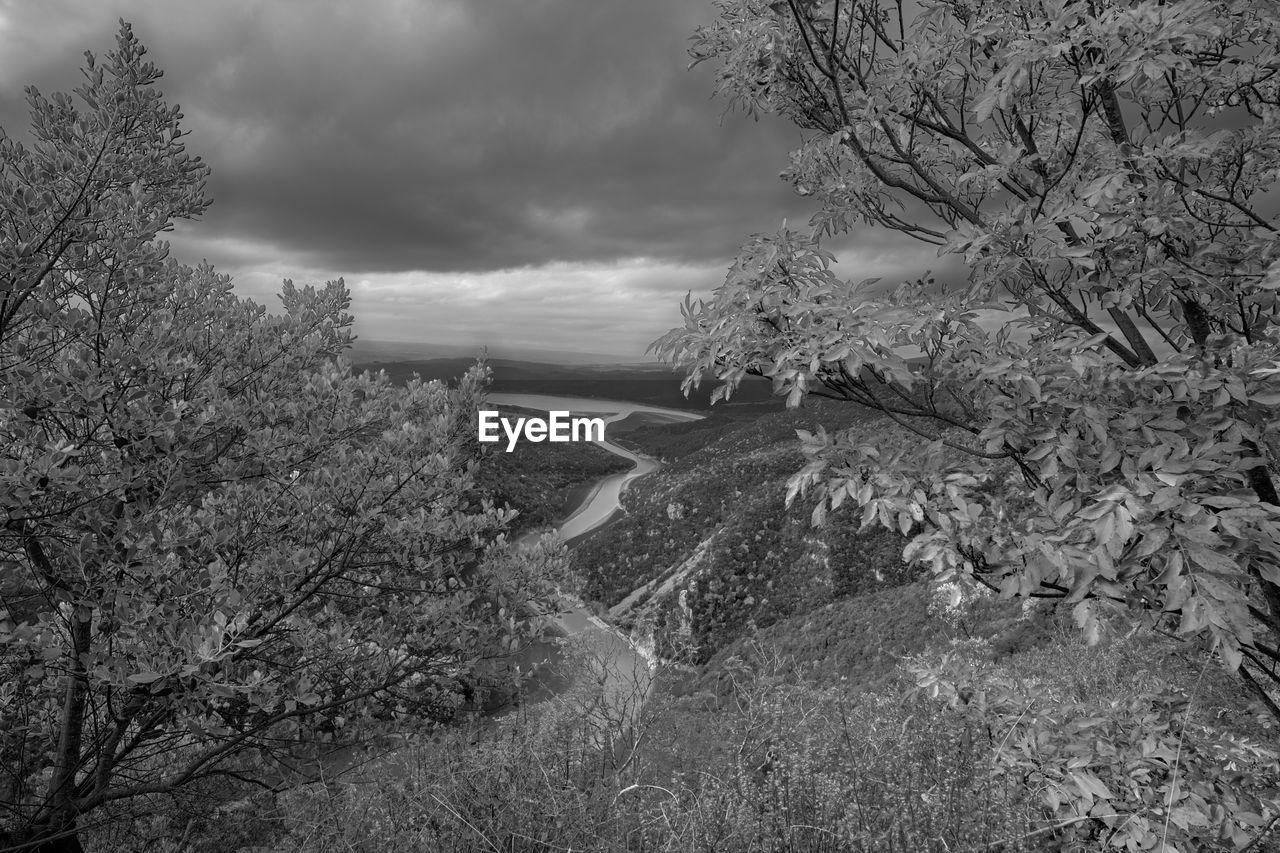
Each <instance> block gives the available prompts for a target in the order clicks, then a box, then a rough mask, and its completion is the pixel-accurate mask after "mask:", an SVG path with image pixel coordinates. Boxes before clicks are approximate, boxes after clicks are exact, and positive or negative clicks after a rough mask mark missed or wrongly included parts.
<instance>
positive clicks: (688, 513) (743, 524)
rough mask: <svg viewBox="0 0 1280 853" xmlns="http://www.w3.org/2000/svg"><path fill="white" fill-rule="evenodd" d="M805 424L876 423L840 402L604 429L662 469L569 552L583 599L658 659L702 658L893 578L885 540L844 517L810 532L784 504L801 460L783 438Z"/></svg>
mask: <svg viewBox="0 0 1280 853" xmlns="http://www.w3.org/2000/svg"><path fill="white" fill-rule="evenodd" d="M819 426H821V427H824V428H826V429H829V430H832V429H841V428H846V427H854V428H857V429H860V430H866V431H868V433H870V432H873V431H875V430H878V429H883V428H884V424H883V421H882V420H880V419H876V418H871V419H868V418H866V417H865V416H864V415H862V414H861V413H860V412H859V410H858V409H856V408H854V407H851V406H840V405H828V404H822V403H817V402H815V403H814V404H813V405H811V406H809V407H807V408H804V409H801V410H794V411H778V410H777V409H776V407H766V406H762V405H741V404H737V405H729V406H721V407H717V408H715V409H713V410H712V413H711V415H710V416H709V417H708V418H706V419H704V420H701V421H693V422H689V423H682V424H666V425H646V426H639V427H637V428H636V429H634V430H631V431H628V432H623V433H622V434H621V435H619V434H616V433H615V436H614V437H615V440H617V441H619V442H620V443H623V444H627V445H629V446H631V447H633V448H635V449H637V450H639V451H641V452H644V453H648V454H650V455H652V456H655V457H658V458H660V459H663V460H666V461H667V462H668V463H669V464H668V465H667V466H666V467H665V468H664V469H662V470H661V471H659V472H658V473H657V474H655V475H653V476H651V477H647V478H645V479H643V480H641V481H639V482H638V483H636V484H635V486H633V488H632V489H631V490H630V491H629V492H628V494H627V495H626V499H625V508H626V513H625V514H624V515H623V516H622V517H621V518H619V519H617V520H616V521H615V522H614V523H613V524H611V525H609V526H607V527H605V528H603V529H601V530H599V531H596V532H595V533H593V534H590V535H588V536H587V537H584V540H583V541H582V542H581V543H579V544H578V545H577V547H576V548H575V550H574V556H573V559H574V562H575V565H576V566H577V567H578V569H579V572H580V573H581V575H582V578H583V588H582V592H583V595H584V596H585V597H587V598H588V599H590V600H594V601H598V602H600V603H601V604H602V605H604V606H605V607H609V608H614V609H613V611H612V615H613V616H614V617H615V618H617V619H619V620H621V621H623V622H625V623H627V624H630V625H632V626H633V627H635V628H636V629H637V630H638V631H640V632H641V633H647V632H649V631H653V632H655V640H656V642H657V645H658V649H659V652H660V653H661V654H663V655H664V656H667V657H673V658H678V659H681V660H689V661H693V662H705V661H706V660H707V659H709V658H710V657H711V655H713V654H715V652H716V651H717V650H719V649H721V648H723V647H724V646H725V645H727V644H728V643H730V642H732V641H733V640H734V639H736V638H738V637H740V636H742V635H743V633H744V632H746V631H749V630H751V629H752V628H760V627H765V626H767V625H770V624H772V623H774V622H775V621H777V620H779V619H784V618H786V617H789V616H792V615H794V614H797V613H803V612H806V611H807V610H809V609H811V608H814V607H816V606H818V605H819V604H823V603H827V602H830V601H832V600H835V599H841V598H847V597H849V596H852V595H856V594H859V593H863V592H871V591H874V590H878V589H884V588H888V587H892V586H897V585H900V584H902V583H905V582H907V581H908V580H909V579H910V578H911V577H912V576H913V575H912V573H911V571H910V570H909V569H908V568H907V567H906V566H905V565H904V564H903V563H902V560H901V553H902V547H903V545H904V540H903V539H902V537H900V536H899V535H896V534H893V533H890V532H888V531H885V530H882V529H875V528H872V529H869V530H866V531H859V530H858V529H857V525H856V524H850V523H849V522H848V520H844V519H842V520H840V521H839V522H836V523H832V524H828V525H825V526H822V527H818V528H815V527H813V526H812V524H811V523H810V514H809V510H808V509H807V508H805V507H804V506H803V505H800V504H797V505H794V506H792V507H791V508H790V509H787V508H786V507H785V506H784V500H785V495H786V483H787V480H788V478H789V477H790V476H791V475H792V474H794V473H795V471H796V470H797V469H798V468H799V467H800V466H801V465H802V464H803V459H802V457H801V455H800V452H799V444H798V442H797V440H796V430H797V429H806V430H811V431H812V430H816V429H817V428H818V427H819ZM637 590H638V592H637V593H636V594H635V595H631V593H633V591H637Z"/></svg>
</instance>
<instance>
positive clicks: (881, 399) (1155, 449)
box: [655, 0, 1280, 716]
mask: <svg viewBox="0 0 1280 853" xmlns="http://www.w3.org/2000/svg"><path fill="white" fill-rule="evenodd" d="M717 5H718V7H719V10H720V15H719V19H718V20H717V21H716V22H715V23H713V24H711V25H710V26H708V27H705V28H703V29H702V30H701V31H699V33H698V34H697V36H696V38H695V45H694V48H693V54H694V57H695V59H696V60H699V61H702V60H709V61H715V62H716V63H718V66H719V69H718V80H719V88H720V90H721V91H722V92H723V93H725V94H726V95H728V97H729V98H730V99H731V100H732V101H733V102H734V103H735V104H738V105H740V106H743V107H745V108H746V109H747V110H748V111H751V112H773V113H777V114H780V115H782V116H784V117H786V118H788V119H790V120H791V121H793V122H794V123H795V124H797V125H798V126H799V127H801V128H802V129H804V130H805V131H807V135H806V138H805V141H804V144H803V145H802V147H801V148H800V149H798V150H797V151H796V152H794V153H793V155H792V159H791V164H790V166H789V167H788V169H787V171H786V172H785V175H784V176H785V177H786V178H787V179H788V180H789V181H791V182H792V184H793V185H794V186H795V188H796V190H797V191H798V192H800V193H802V194H812V195H813V196H815V198H816V199H817V200H818V202H819V203H820V210H819V211H818V212H817V213H816V214H815V216H814V218H813V220H812V223H811V224H812V226H813V230H812V233H809V234H805V233H796V232H793V231H788V230H786V229H784V230H783V231H782V232H780V233H778V234H776V235H763V236H756V237H753V238H752V239H751V240H749V241H748V242H747V244H746V245H745V246H744V247H743V250H742V252H741V254H740V255H739V257H738V258H737V260H736V261H735V263H734V265H733V266H732V268H731V269H730V271H729V274H728V276H727V277H726V279H725V282H724V284H723V285H722V286H721V287H720V288H719V289H718V290H717V291H716V292H715V294H714V295H713V297H712V298H711V299H710V301H708V302H705V303H701V302H700V303H692V302H686V305H685V307H684V314H685V326H684V328H681V329H676V330H673V331H672V332H670V333H668V335H666V336H665V337H664V338H662V339H661V340H660V341H658V342H657V343H656V344H655V347H656V349H657V351H658V352H659V353H660V354H661V355H663V356H664V357H666V358H668V359H670V360H673V361H675V362H677V363H678V364H680V365H682V366H684V367H685V368H686V369H687V370H688V380H687V384H688V385H689V386H690V387H693V386H696V385H697V383H698V382H699V380H700V379H701V378H702V377H703V376H704V375H706V374H711V375H713V376H715V377H716V378H718V379H720V380H722V381H723V383H724V386H723V388H722V389H721V392H720V393H721V395H722V396H727V394H728V393H729V392H730V391H731V390H732V388H733V387H734V386H735V385H736V384H737V383H739V382H740V381H742V379H743V378H744V377H746V376H753V375H758V376H765V377H768V378H770V379H771V380H772V381H773V382H774V385H775V389H776V390H777V391H778V392H779V393H782V394H785V395H786V396H787V398H788V401H789V403H791V404H793V405H795V404H798V403H799V402H800V401H801V400H803V399H804V398H805V397H806V395H809V394H820V395H826V396H833V397H836V398H838V399H842V400H847V401H852V402H855V403H859V404H862V405H864V406H867V407H870V408H873V409H876V410H878V411H880V412H882V413H884V414H885V415H886V416H887V417H889V418H891V419H893V420H894V421H895V422H896V423H897V424H898V425H899V426H900V427H901V428H902V430H903V431H904V432H905V431H910V432H914V433H917V434H919V435H921V436H923V437H925V438H926V439H927V440H928V442H930V445H929V447H928V449H926V450H918V449H915V448H909V447H901V446H899V447H892V446H888V447H886V446H875V445H877V444H880V442H861V441H859V440H856V439H855V438H853V437H851V436H850V435H849V434H848V433H836V434H831V433H827V432H823V431H819V432H817V433H814V434H811V435H808V436H804V440H803V445H804V452H805V454H806V456H807V458H808V462H807V464H806V466H805V467H804V468H803V469H802V470H801V472H800V473H799V474H798V476H797V477H796V478H795V479H794V480H793V482H792V487H793V488H792V497H793V498H794V497H797V496H799V495H802V494H814V495H815V496H816V498H817V500H818V502H819V505H818V508H817V510H816V517H817V518H819V519H820V518H821V517H823V516H824V515H825V514H826V513H827V512H828V511H829V510H839V509H840V508H841V507H842V506H843V505H845V504H851V505H854V506H857V507H861V509H862V523H863V524H864V525H865V524H872V523H879V524H882V525H884V526H887V527H890V528H896V529H899V530H901V531H904V532H906V531H909V530H910V531H914V539H913V541H912V543H911V545H910V546H909V547H908V549H907V556H908V557H909V558H912V559H915V560H919V561H922V562H923V563H925V564H927V565H929V566H931V567H932V570H933V572H934V573H935V575H936V577H938V578H939V579H940V580H942V581H944V582H950V581H956V582H960V583H962V584H966V585H969V586H973V585H975V584H978V585H984V586H986V587H989V588H991V589H994V590H998V591H999V592H1001V593H1002V594H1005V595H1050V596H1059V597H1063V598H1065V599H1066V600H1067V601H1069V602H1071V603H1073V604H1074V605H1075V614H1076V617H1077V618H1078V620H1079V622H1080V624H1081V625H1082V626H1083V627H1085V628H1086V630H1087V631H1088V632H1089V633H1090V634H1091V635H1093V636H1095V637H1096V636H1097V626H1098V624H1099V621H1098V619H1099V616H1098V609H1097V607H1098V603H1099V602H1100V601H1113V602H1124V603H1127V604H1130V605H1134V606H1136V607H1139V608H1142V609H1144V610H1146V611H1147V612H1150V613H1154V614H1156V615H1163V616H1164V617H1165V618H1168V619H1170V620H1172V621H1173V622H1174V624H1176V629H1177V631H1178V632H1179V633H1180V634H1181V635H1183V636H1188V637H1197V638H1201V639H1203V640H1204V641H1206V642H1207V643H1209V644H1210V645H1212V646H1213V647H1215V648H1217V649H1218V650H1219V651H1220V652H1221V653H1222V655H1223V656H1224V658H1225V660H1226V661H1227V663H1228V664H1229V665H1230V666H1231V667H1232V668H1239V671H1240V673H1241V675H1242V677H1243V678H1245V679H1246V680H1247V682H1248V683H1250V684H1251V685H1254V687H1255V688H1256V689H1257V690H1258V691H1259V694H1258V695H1259V696H1260V697H1262V698H1264V700H1265V701H1267V702H1269V703H1271V707H1272V709H1273V712H1275V713H1276V714H1277V716H1280V706H1277V705H1276V704H1275V703H1274V701H1273V700H1272V699H1271V697H1270V696H1269V695H1268V694H1267V693H1266V692H1265V691H1263V689H1262V687H1261V685H1260V684H1259V680H1263V681H1272V682H1275V681H1276V679H1275V677H1274V676H1273V675H1272V669H1271V667H1270V665H1269V661H1271V660H1275V659H1280V648H1278V647H1277V633H1278V630H1280V497H1278V496H1277V493H1276V488H1275V484H1274V476H1275V473H1276V461H1275V459H1276V456H1275V450H1276V447H1277V445H1276V429H1277V426H1276V425H1277V423H1280V420H1278V419H1277V418H1276V407H1277V405H1280V384H1277V383H1278V382H1280V332H1278V330H1277V328H1276V326H1277V322H1278V321H1280V312H1278V310H1277V308H1278V303H1277V298H1276V290H1277V287H1278V286H1280V266H1277V264H1276V260H1277V257H1280V242H1277V240H1276V237H1277V235H1278V234H1280V230H1278V229H1277V224H1276V221H1275V219H1274V216H1273V211H1272V210H1270V209H1269V208H1268V207H1267V205H1266V202H1265V194H1266V193H1267V192H1268V190H1269V189H1271V188H1272V187H1273V186H1274V182H1275V179H1276V177H1277V174H1280V170H1278V167H1280V156H1278V155H1280V149H1278V148H1277V142H1276V140H1277V139H1280V134H1278V131H1280V127H1278V122H1280V74H1277V70H1278V69H1280V54H1278V53H1277V50H1278V48H1277V45H1280V7H1277V6H1276V5H1275V4H1255V3H1252V2H1247V0H1189V2H1182V3H1177V4H1166V3H1162V2H1155V1H1154V0H1150V1H1148V0H1138V1H1137V2H1133V1H1132V0H1105V1H1104V2H1098V3H1090V4H1083V3H1075V2H1065V0H1053V2H1040V0H1034V2H1032V0H1027V2H1021V0H1019V1H1018V2H1012V3H969V2H960V0H928V2H923V3H920V4H918V8H917V7H916V6H915V5H914V4H908V3H905V2H902V0H779V2H771V3H765V2H761V0H720V2H719V3H718V4H717ZM860 222H865V223H870V224H873V225H876V226H881V227H888V228H891V229H895V230H898V231H901V232H904V233H906V234H909V235H912V236H914V237H917V238H919V239H921V240H923V241H925V242H927V243H931V244H933V245H936V246H938V247H939V250H940V251H941V252H944V253H952V254H959V255H963V257H964V258H965V261H966V262H967V265H968V269H969V277H968V281H967V282H966V283H965V284H964V285H963V286H961V287H954V288H951V289H947V288H941V287H939V286H938V285H937V284H936V283H934V282H932V281H931V280H928V279H925V280H922V281H918V282H914V283H910V284H907V285H904V286H902V287H900V288H898V289H896V290H894V291H892V292H891V293H885V291H884V289H883V288H880V287H878V286H877V285H876V284H875V283H874V282H863V283H861V284H852V283H848V282H844V281H841V280H839V279H838V278H837V277H836V276H835V275H834V274H833V273H832V271H831V269H830V261H831V259H832V258H831V255H830V254H829V253H827V252H826V251H825V250H824V249H823V248H822V247H821V244H820V240H821V238H822V237H823V236H825V235H831V234H839V233H842V232H845V231H847V230H848V229H850V228H851V227H852V226H854V225H856V224H857V223H860ZM1277 683H1280V682H1277ZM1273 686H1274V685H1273Z"/></svg>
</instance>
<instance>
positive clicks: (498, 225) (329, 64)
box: [0, 0, 936, 355]
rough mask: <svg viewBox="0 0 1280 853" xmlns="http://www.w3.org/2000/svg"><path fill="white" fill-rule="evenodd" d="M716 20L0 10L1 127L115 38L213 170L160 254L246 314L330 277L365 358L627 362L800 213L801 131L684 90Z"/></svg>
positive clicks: (556, 14) (574, 11)
mask: <svg viewBox="0 0 1280 853" xmlns="http://www.w3.org/2000/svg"><path fill="white" fill-rule="evenodd" d="M713 11H714V10H713V8H712V6H711V4H710V3H709V2H706V3H704V2H692V0H645V2H634V0H378V2H373V0H370V2H366V3H359V4H356V3H349V2H339V0H325V2H321V1H320V0H307V1H306V2H302V0H272V2H265V1H264V0H257V1H256V2H255V0H220V2H218V3H200V2H196V0H168V2H166V3H163V4H158V3H149V2H145V0H120V1H119V2H103V3H94V4H86V3H80V2H72V0H45V1H44V2H41V3H38V4H37V3H17V2H9V3H4V2H2V0H0V124H2V125H3V126H4V127H5V128H6V129H8V130H10V131H11V132H13V131H14V130H15V129H17V128H21V127H23V126H24V125H25V107H24V105H23V104H22V103H21V85H22V84H24V83H29V82H30V83H36V84H37V85H39V86H40V87H41V88H42V89H56V88H61V89H67V88H70V87H71V86H73V85H75V83H76V82H77V80H76V76H77V75H76V68H77V66H78V64H79V62H80V52H81V51H82V50H83V49H85V48H89V49H92V50H94V51H95V52H99V53H101V52H105V50H106V49H108V48H109V47H110V44H111V38H112V34H113V32H114V29H115V26H116V24H115V21H116V18H117V17H124V18H125V19H127V20H130V21H131V22H132V23H133V24H134V27H135V31H136V32H137V33H138V35H139V37H140V38H141V39H142V41H143V42H144V44H146V45H148V47H149V48H150V49H151V54H152V56H153V58H154V59H155V60H156V62H157V64H158V65H159V66H160V67H161V68H163V69H165V70H166V77H165V80H164V81H163V83H164V87H165V92H166V95H167V96H168V97H169V99H170V100H171V101H172V102H176V103H180V104H181V105H182V107H183V110H184V112H185V114H186V116H187V118H186V124H187V126H188V127H189V128H190V129H191V130H192V131H193V135H192V137H191V139H190V149H191V150H192V151H193V153H197V154H200V155H202V156H204V157H205V159H206V160H207V161H209V163H210V164H211V165H212V167H213V170H214V174H213V180H212V182H211V187H210V189H211V194H212V196H213V197H214V205H213V207H212V208H211V210H210V212H209V213H208V214H207V216H206V217H205V218H204V220H203V221H201V222H199V223H197V224H195V225H193V226H189V227H183V228H181V229H180V230H179V231H178V232H177V235H176V237H175V240H174V244H175V251H176V253H177V254H179V255H180V256H184V257H187V258H189V259H191V260H197V259H199V258H201V257H205V258H208V259H209V260H210V261H212V262H213V263H214V264H215V265H216V266H218V267H219V268H221V269H223V270H225V271H228V272H232V273H233V274H235V275H236V276H237V280H238V281H239V282H240V284H241V286H242V288H243V289H244V290H245V291H246V292H249V293H251V294H253V295H255V296H260V295H261V292H262V291H264V290H266V289H267V288H268V282H271V283H272V284H271V286H272V287H274V285H275V284H276V283H278V278H279V277H281V274H284V275H289V276H291V277H293V278H295V279H299V280H309V278H310V277H314V278H318V279H325V278H336V277H338V276H345V277H346V279H347V281H348V283H349V284H351V285H352V289H353V294H354V296H355V302H356V309H357V316H358V317H359V318H360V319H359V322H360V326H361V330H362V332H363V333H364V334H366V335H367V336H369V337H377V338H387V339H431V338H432V337H433V336H434V337H436V338H442V337H443V336H445V335H446V334H447V335H450V336H454V337H457V336H460V335H461V336H468V335H469V336H470V337H472V338H482V339H483V338H486V337H487V336H490V335H492V334H509V335H515V334H516V331H515V330H517V329H518V330H519V334H520V335H523V336H526V337H528V338H530V342H531V343H539V344H541V345H555V346H557V347H559V348H581V349H585V350H600V349H602V348H603V349H604V350H605V351H609V350H615V351H619V352H620V354H628V355H636V354H638V352H639V350H642V349H643V346H642V345H640V342H647V341H648V340H650V339H652V338H653V337H654V336H656V335H657V334H660V333H661V332H662V331H664V330H665V328H666V327H667V325H669V324H670V323H672V322H674V321H675V320H676V304H675V303H676V299H675V298H674V297H675V296H676V295H678V294H682V293H683V292H684V291H685V290H689V289H693V290H695V291H699V290H707V289H709V288H710V287H712V286H714V285H715V284H716V283H717V282H718V281H719V279H720V278H721V276H722V275H723V270H724V269H725V267H726V266H727V265H728V264H729V262H730V260H731V258H732V256H733V254H734V252H735V251H736V249H737V246H738V245H739V244H740V243H741V242H742V240H743V239H745V237H746V236H747V235H749V234H750V233H752V232H756V231H761V230H767V229H773V228H776V227H777V226H778V224H779V223H780V221H781V219H782V218H783V217H789V218H790V219H791V220H792V221H793V222H803V221H804V220H805V219H806V218H807V215H808V213H809V212H810V209H809V203H808V202H806V201H805V200H804V199H801V198H798V197H795V196H793V195H792V194H791V192H790V190H789V188H788V187H787V186H785V185H784V184H783V183H782V182H781V181H779V180H778V178H777V173H778V171H779V169H780V168H781V167H782V166H783V165H784V164H785V155H786V152H787V150H788V149H789V148H791V147H793V146H794V145H795V144H797V143H798V141H799V134H798V132H797V131H796V130H795V129H794V128H790V127H787V126H785V125H783V124H782V123H780V122H768V121H762V122H759V123H755V122H751V121H749V120H747V119H746V118H745V117H743V116H741V115H727V116H722V113H723V111H724V107H725V104H724V103H723V102H722V101H716V100H712V99H711V97H710V95H711V90H712V85H713V81H712V72H711V69H710V68H703V67H699V68H697V69H694V70H693V71H689V70H687V68H686V67H687V65H688V57H687V55H686V53H685V50H686V46H687V43H688V36H689V35H690V34H691V33H692V32H693V31H694V29H695V28H696V27H697V26H698V25H699V24H700V23H704V22H706V21H707V20H709V19H710V16H711V15H712V14H713ZM722 119H723V120H722ZM885 252H888V253H889V254H891V255H893V256H894V257H895V258H897V260H898V262H905V263H904V265H903V266H902V269H901V274H902V275H908V274H913V273H915V272H918V271H919V270H920V269H923V268H924V267H925V266H928V265H929V262H930V261H934V260H935V259H933V258H932V257H931V256H930V252H929V251H928V250H927V249H924V248H923V247H915V246H914V245H913V244H906V243H902V242H901V241H890V242H888V243H885V242H884V237H883V236H880V239H879V240H878V245H869V246H867V247H864V249H863V251H862V254H864V255H866V256H867V257H881V258H882V259H883V256H884V255H885ZM854 261H855V263H854V264H853V266H855V267H856V266H858V264H859V263H860V262H859V261H858V260H857V259H856V258H855V259H854ZM935 263H936V261H935ZM848 265H849V264H848V263H847V262H846V266H848ZM872 265H873V266H878V267H882V266H884V264H883V263H879V262H877V263H873V264H872ZM880 271H881V272H886V270H880ZM856 273H857V271H856V269H855V270H846V274H849V275H856ZM273 279H274V281H273ZM495 326H496V327H497V328H498V331H497V332H495V331H494V327H495ZM504 330H505V331H504ZM565 335H570V336H573V337H574V338H576V340H564V339H563V336H565ZM406 336H408V337H406ZM637 346H639V349H638V350H637V348H636V347H637ZM623 349H625V352H622V351H621V350H623Z"/></svg>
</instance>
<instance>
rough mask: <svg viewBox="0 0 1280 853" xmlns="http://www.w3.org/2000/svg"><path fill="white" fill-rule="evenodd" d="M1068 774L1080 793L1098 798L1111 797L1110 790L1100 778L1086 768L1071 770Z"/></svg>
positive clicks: (1106, 798) (1105, 798)
mask: <svg viewBox="0 0 1280 853" xmlns="http://www.w3.org/2000/svg"><path fill="white" fill-rule="evenodd" d="M1068 775H1069V776H1070V777H1071V781H1073V782H1075V783H1076V787H1077V788H1079V789H1080V792H1081V793H1082V794H1085V795H1086V796H1089V797H1095V798H1097V799H1099V800H1110V799H1112V794H1111V791H1110V790H1109V789H1108V788H1107V786H1106V785H1104V784H1103V783H1102V780H1101V779H1099V778H1098V777H1097V776H1095V775H1093V774H1092V773H1090V772H1088V771H1087V770H1073V771H1071V772H1070V773H1069V774H1068Z"/></svg>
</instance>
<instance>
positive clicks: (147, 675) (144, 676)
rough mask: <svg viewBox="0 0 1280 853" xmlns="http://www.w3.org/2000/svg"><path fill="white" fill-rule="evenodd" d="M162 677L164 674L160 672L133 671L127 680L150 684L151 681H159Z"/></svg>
mask: <svg viewBox="0 0 1280 853" xmlns="http://www.w3.org/2000/svg"><path fill="white" fill-rule="evenodd" d="M162 678H164V675H163V674H162V673H159V672H153V671H147V672H138V673H134V674H133V675H130V676H129V678H128V680H129V681H131V682H133V683H134V684H150V683H152V682H153V681H159V680H160V679H162Z"/></svg>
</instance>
